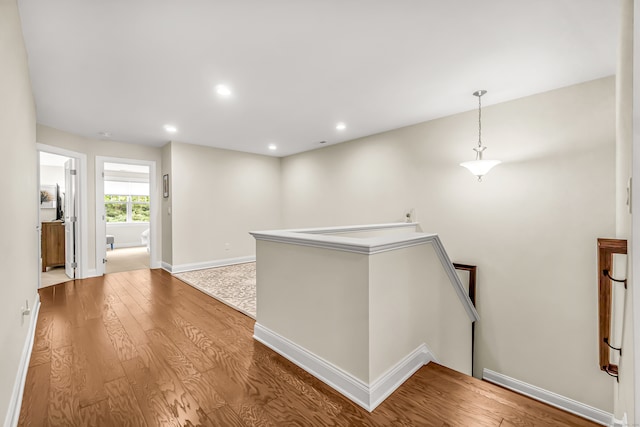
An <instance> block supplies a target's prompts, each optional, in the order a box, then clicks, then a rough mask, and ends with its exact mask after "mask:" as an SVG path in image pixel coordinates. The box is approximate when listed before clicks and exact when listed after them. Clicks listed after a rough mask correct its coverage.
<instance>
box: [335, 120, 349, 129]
mask: <svg viewBox="0 0 640 427" xmlns="http://www.w3.org/2000/svg"><path fill="white" fill-rule="evenodd" d="M346 128H347V125H346V124H344V123H343V122H340V123H338V124H337V125H336V129H337V130H345V129H346Z"/></svg>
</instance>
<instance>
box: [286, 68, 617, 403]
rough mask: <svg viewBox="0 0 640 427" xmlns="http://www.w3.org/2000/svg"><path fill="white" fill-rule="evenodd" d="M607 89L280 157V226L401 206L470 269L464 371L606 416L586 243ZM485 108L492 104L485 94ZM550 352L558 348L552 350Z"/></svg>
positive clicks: (597, 215)
mask: <svg viewBox="0 0 640 427" xmlns="http://www.w3.org/2000/svg"><path fill="white" fill-rule="evenodd" d="M614 86H615V82H614V78H613V77H608V78H603V79H599V80H595V81H591V82H586V83H583V84H579V85H575V86H570V87H566V88H562V89H558V90H554V91H550V92H546V93H542V94H538V95H534V96H530V97H526V98H522V99H518V100H515V101H511V102H506V103H503V104H497V105H493V106H489V107H486V108H483V139H484V142H485V144H486V145H487V146H488V147H489V148H488V151H487V155H488V156H490V157H495V158H499V159H501V160H502V161H503V162H504V163H503V164H502V165H500V166H498V167H496V168H495V169H494V170H493V171H492V172H491V173H490V174H489V175H487V176H486V177H485V179H484V182H482V183H478V182H477V181H476V179H475V178H474V177H473V176H472V175H470V174H469V172H468V171H467V170H465V169H463V168H462V167H460V166H458V164H459V163H460V162H461V161H465V160H470V159H471V158H472V154H473V152H472V151H471V148H472V147H473V145H474V143H475V142H474V141H475V138H477V111H476V110H473V109H472V108H473V99H472V98H473V97H472V96H471V94H470V95H469V107H470V110H471V111H469V112H466V113H461V114H457V115H454V116H450V117H445V118H442V119H438V120H433V121H430V122H425V123H421V124H418V125H414V126H410V127H406V128H402V129H397V130H393V131H389V132H385V133H381V134H378V135H373V136H370V137H366V138H362V139H359V140H354V141H350V142H347V143H343V144H338V145H335V146H329V147H326V148H322V149H318V150H315V151H311V152H306V153H302V154H298V155H294V156H290V157H286V158H283V159H282V197H283V204H282V206H283V222H284V224H283V226H284V227H286V228H297V227H319V226H330V225H345V224H367V223H381V222H391V221H397V220H399V219H400V220H402V219H403V217H404V213H405V212H406V210H407V209H410V208H414V209H415V213H416V218H415V220H416V221H418V222H420V224H421V227H422V229H423V230H425V231H429V232H436V233H438V234H439V235H440V236H441V238H442V242H443V243H444V245H445V246H446V247H447V251H448V252H449V254H450V256H451V258H452V260H453V261H455V262H462V263H467V264H474V265H477V266H478V268H479V270H478V290H477V305H478V311H479V314H480V319H481V320H480V322H478V325H477V326H476V364H475V369H474V371H475V372H478V373H480V372H482V370H483V369H484V368H487V369H490V370H493V371H495V372H499V373H502V374H504V375H508V376H509V377H512V378H516V379H518V380H521V381H524V382H526V383H529V384H533V385H536V386H539V387H541V388H544V389H546V390H550V391H553V392H555V393H558V394H560V395H563V396H566V397H569V398H571V399H574V400H577V401H579V402H582V403H585V404H587V405H591V406H594V407H596V408H599V409H602V410H604V411H607V412H612V402H613V392H612V381H613V380H612V379H611V378H609V377H608V376H607V375H606V374H604V373H602V372H601V371H600V370H599V368H598V352H597V348H598V337H597V292H596V289H597V288H596V276H595V269H596V238H598V237H606V236H613V235H615V125H614V115H615V106H614V95H615V91H614ZM487 96H489V98H487V100H488V101H489V100H490V96H491V92H489V94H488V95H487ZM559 349H562V350H561V351H559Z"/></svg>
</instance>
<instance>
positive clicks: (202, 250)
mask: <svg viewBox="0 0 640 427" xmlns="http://www.w3.org/2000/svg"><path fill="white" fill-rule="evenodd" d="M170 149H171V173H170V176H171V189H170V193H171V201H170V202H169V203H170V204H171V206H172V214H171V218H172V219H171V221H172V225H171V230H172V243H173V244H172V249H173V253H172V264H173V265H174V266H179V265H185V264H193V263H206V262H210V261H214V260H222V259H229V258H238V257H244V256H253V255H255V241H254V239H253V237H251V236H250V235H249V231H251V230H265V229H274V228H280V160H279V159H278V158H275V157H268V156H261V155H256V154H248V153H241V152H239V151H230V150H221V149H217V148H209V147H203V146H199V145H191V144H183V143H177V142H172V143H171V147H170ZM163 206H164V207H165V209H166V208H167V207H168V206H167V204H166V203H163ZM165 262H166V260H165Z"/></svg>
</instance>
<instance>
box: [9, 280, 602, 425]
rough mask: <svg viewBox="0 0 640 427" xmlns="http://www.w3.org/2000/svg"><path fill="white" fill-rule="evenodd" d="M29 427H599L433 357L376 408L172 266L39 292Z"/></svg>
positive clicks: (25, 421)
mask: <svg viewBox="0 0 640 427" xmlns="http://www.w3.org/2000/svg"><path fill="white" fill-rule="evenodd" d="M40 298H41V302H42V306H41V309H40V315H39V318H38V324H37V328H36V337H35V343H34V347H33V352H32V356H31V361H30V364H29V371H28V374H27V380H26V385H25V391H24V398H23V402H22V408H21V412H20V422H19V425H21V426H198V425H201V426H240V427H250V426H438V427H441V426H503V427H504V426H595V425H596V424H593V423H591V422H588V421H586V420H583V419H581V418H579V417H576V416H574V415H571V414H568V413H565V412H563V411H560V410H558V409H555V408H552V407H550V406H547V405H544V404H542V403H539V402H536V401H534V400H532V399H529V398H527V397H524V396H520V395H517V394H515V393H512V392H510V391H508V390H504V389H502V388H500V387H496V386H494V385H492V384H489V383H486V382H482V381H479V380H477V379H474V378H471V377H468V376H465V375H462V374H459V373H457V372H454V371H451V370H449V369H447V368H445V367H442V366H439V365H437V364H433V363H431V364H429V365H427V366H425V367H424V368H422V369H420V370H419V371H418V372H417V373H416V374H415V375H413V376H412V377H411V378H410V379H409V380H408V381H407V382H406V383H405V384H404V385H403V386H402V387H400V389H398V390H397V391H396V392H395V393H393V394H392V395H391V396H390V397H389V398H388V399H387V400H386V401H385V402H383V403H382V404H381V405H380V406H379V407H378V408H377V409H376V410H375V411H374V412H373V413H368V412H367V411H365V410H364V409H362V408H360V407H359V406H357V405H355V404H353V403H352V402H350V401H349V400H347V399H346V398H344V397H342V396H341V395H340V394H338V393H337V392H335V391H333V390H332V389H331V388H329V387H328V386H326V385H325V384H323V383H322V382H320V381H318V380H317V379H315V378H314V377H312V376H311V375H309V374H307V373H306V372H304V371H303V370H301V369H300V368H298V367H296V366H295V365H293V364H292V363H290V362H288V361H287V360H286V359H284V358H282V357H281V356H279V355H277V354H276V353H274V352H273V351H271V350H269V349H268V348H267V347H265V346H263V345H262V344H260V343H257V342H255V341H254V340H253V338H252V335H253V324H254V321H253V320H252V319H250V318H249V317H246V316H245V315H243V314H240V313H239V312H237V311H235V310H233V309H231V308H229V307H227V306H225V305H224V304H222V303H220V302H218V301H217V300H215V299H213V298H210V297H208V296H206V295H205V294H203V293H201V292H200V291H198V290H196V289H194V288H192V287H190V286H188V285H186V284H184V283H183V282H181V281H179V280H178V279H175V278H173V277H172V276H171V275H170V274H168V273H166V272H164V271H162V270H138V271H131V272H125V273H114V274H109V275H106V276H104V277H101V278H92V279H85V280H77V281H72V282H67V283H64V284H61V285H56V286H52V287H49V288H45V289H41V290H40Z"/></svg>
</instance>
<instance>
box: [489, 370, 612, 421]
mask: <svg viewBox="0 0 640 427" xmlns="http://www.w3.org/2000/svg"><path fill="white" fill-rule="evenodd" d="M482 379H484V380H486V381H489V382H490V383H493V384H496V385H499V386H501V387H504V388H507V389H509V390H512V391H515V392H516V393H520V394H523V395H525V396H528V397H530V398H532V399H535V400H539V401H540V402H544V403H546V404H547V405H551V406H555V407H556V408H559V409H562V410H564V411H567V412H570V413H572V414H575V415H578V416H580V417H583V418H586V419H588V420H590V421H593V422H596V423H598V424H602V425H605V426H610V425H613V415H612V414H610V413H608V412H605V411H603V410H600V409H598V408H594V407H593V406H589V405H586V404H584V403H581V402H578V401H576V400H573V399H569V398H568V397H565V396H562V395H559V394H557V393H554V392H551V391H549V390H545V389H543V388H540V387H537V386H534V385H531V384H528V383H525V382H523V381H520V380H517V379H515V378H511V377H508V376H506V375H503V374H500V373H498V372H494V371H492V370H490V369H486V368H485V369H484V370H483V371H482Z"/></svg>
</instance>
